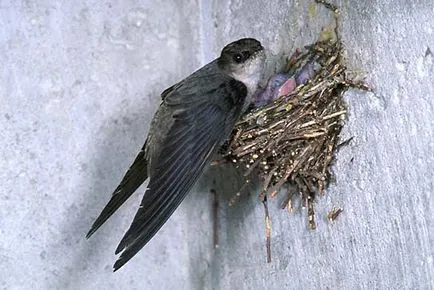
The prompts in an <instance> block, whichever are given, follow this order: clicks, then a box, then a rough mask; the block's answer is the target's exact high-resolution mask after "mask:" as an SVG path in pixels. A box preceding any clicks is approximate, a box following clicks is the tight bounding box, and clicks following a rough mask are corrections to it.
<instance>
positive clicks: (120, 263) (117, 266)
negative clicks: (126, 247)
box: [113, 256, 128, 272]
mask: <svg viewBox="0 0 434 290" xmlns="http://www.w3.org/2000/svg"><path fill="white" fill-rule="evenodd" d="M126 262H128V260H125V259H122V256H121V257H120V258H119V259H118V260H117V261H116V262H115V264H114V265H113V272H116V271H117V270H119V269H120V268H121V267H122V266H123V265H125V263H126Z"/></svg>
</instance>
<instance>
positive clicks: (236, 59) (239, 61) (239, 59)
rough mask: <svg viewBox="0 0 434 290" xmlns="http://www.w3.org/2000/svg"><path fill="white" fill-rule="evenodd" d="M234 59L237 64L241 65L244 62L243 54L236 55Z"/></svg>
mask: <svg viewBox="0 0 434 290" xmlns="http://www.w3.org/2000/svg"><path fill="white" fill-rule="evenodd" d="M233 59H234V61H235V62H236V63H241V62H242V61H243V55H242V54H241V53H236V54H235V55H234V56H233Z"/></svg>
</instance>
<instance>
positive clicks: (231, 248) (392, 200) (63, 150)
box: [0, 0, 434, 289]
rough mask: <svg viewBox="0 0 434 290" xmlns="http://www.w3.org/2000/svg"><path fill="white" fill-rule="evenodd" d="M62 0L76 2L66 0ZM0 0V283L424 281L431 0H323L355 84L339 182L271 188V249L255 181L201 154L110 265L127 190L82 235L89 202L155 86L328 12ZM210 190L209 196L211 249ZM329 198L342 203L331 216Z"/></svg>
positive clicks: (296, 34) (323, 20) (128, 285)
mask: <svg viewBox="0 0 434 290" xmlns="http://www.w3.org/2000/svg"><path fill="white" fill-rule="evenodd" d="M74 2H75V3H74ZM74 2H73V1H48V0H45V1H44V0H41V1H31V0H28V1H11V0H9V1H8V0H0V64H1V65H0V72H1V74H0V120H1V121H0V129H1V130H0V137H1V138H0V184H1V186H0V205H1V206H0V288H1V289H432V288H434V286H433V285H434V265H433V263H434V261H433V259H434V256H433V255H434V250H433V242H434V217H433V215H432V212H433V211H434V201H433V197H432V194H431V193H432V191H433V189H434V186H433V171H434V156H433V150H434V133H433V129H434V125H433V117H434V114H433V113H434V109H433V103H434V102H433V96H434V81H433V77H434V64H433V52H434V20H433V19H434V18H433V15H434V2H433V1H430V0H421V1H404V0H399V1H380V0H377V1H374V0H372V1H337V2H336V3H337V4H338V5H339V6H340V7H341V12H342V23H341V32H342V37H343V41H344V43H345V45H346V50H347V58H348V65H349V67H350V68H352V69H354V70H357V71H360V72H362V73H364V74H366V76H367V81H368V82H369V83H370V84H371V86H372V87H373V88H374V90H375V92H374V93H363V92H358V91H351V92H349V93H348V94H347V100H348V103H349V107H350V115H349V117H348V121H347V126H346V128H345V132H344V136H346V137H349V136H354V141H353V142H352V143H351V145H350V146H348V147H345V148H344V149H342V150H341V152H340V153H339V155H338V160H337V163H336V165H335V167H334V172H335V173H336V180H337V182H336V183H335V184H333V185H332V186H331V187H330V188H329V189H328V191H327V194H326V195H325V196H324V197H322V198H320V199H319V200H318V201H317V203H316V211H317V222H318V228H317V229H316V230H315V231H310V230H308V229H307V226H306V210H305V209H299V210H297V211H296V212H295V213H292V214H291V215H289V214H288V213H287V212H286V211H281V210H280V209H278V202H277V201H272V202H271V204H270V210H271V218H272V229H273V231H272V255H273V263H271V264H266V263H265V246H264V244H265V240H264V222H263V209H262V205H261V204H260V203H259V202H258V199H257V197H256V196H257V191H256V190H252V192H251V194H250V195H249V196H248V197H245V198H243V199H242V200H241V201H240V202H239V203H238V204H237V205H236V206H234V207H232V208H228V207H227V206H226V204H227V201H228V200H229V198H230V196H231V192H233V191H234V190H235V189H236V188H237V185H239V184H240V181H239V178H238V176H237V175H236V174H235V172H234V171H233V170H231V169H230V168H229V169H228V168H226V170H224V169H218V168H211V169H210V170H208V171H207V172H206V173H205V174H204V177H203V178H202V179H201V180H200V181H199V183H198V184H197V186H196V187H195V190H193V192H192V193H191V194H190V196H189V197H188V198H187V199H186V200H185V202H184V203H183V204H182V205H181V207H180V208H179V209H178V210H177V212H176V213H175V214H174V215H173V216H172V218H171V219H170V220H169V222H168V223H167V224H166V225H165V226H164V227H163V228H162V230H161V231H160V232H159V233H158V234H157V235H156V236H155V238H154V239H153V240H152V241H151V242H150V243H149V244H148V245H147V246H146V248H144V249H143V250H142V251H141V252H140V253H139V254H138V255H137V256H136V257H135V258H134V259H133V260H131V261H130V262H129V263H128V264H127V265H126V266H125V267H124V268H123V269H121V270H120V271H118V272H116V273H115V274H113V273H112V272H111V268H112V264H113V263H114V261H115V258H116V257H115V255H114V249H115V247H116V245H117V243H118V242H119V240H120V238H121V237H122V235H123V234H124V232H125V230H126V229H127V227H128V225H129V223H130V221H131V219H132V217H133V215H134V212H135V211H136V208H137V206H138V204H139V201H140V198H141V194H142V192H143V190H140V193H137V194H136V195H134V197H133V198H131V200H130V201H128V202H127V203H126V205H125V206H123V207H122V208H121V210H120V211H119V213H117V214H116V215H114V216H113V217H112V218H111V219H110V221H109V222H108V223H107V224H106V225H105V226H104V227H102V228H101V229H100V231H99V232H98V233H97V234H95V235H94V236H93V237H92V238H91V239H90V240H86V239H85V238H84V236H85V233H86V232H87V230H88V229H89V227H90V225H91V223H92V222H93V220H94V218H95V217H96V215H97V214H98V213H99V211H100V210H101V209H102V207H103V206H104V205H105V203H106V201H107V200H108V198H109V195H110V193H111V191H112V190H113V188H114V187H115V186H116V185H117V183H118V181H119V179H120V178H121V177H122V175H123V173H124V172H125V170H126V169H127V167H128V165H129V164H130V163H131V162H132V160H133V158H134V157H135V154H136V153H137V151H138V149H139V148H140V146H141V145H142V143H143V141H144V138H145V135H146V132H147V130H148V126H149V122H150V120H151V117H152V114H153V112H154V111H155V109H156V106H157V105H158V102H159V93H160V92H161V91H162V90H163V89H165V88H166V87H168V86H170V85H171V84H173V83H174V82H176V81H178V80H180V79H182V78H183V77H185V76H187V75H188V74H189V73H191V72H192V71H194V70H195V69H196V68H198V67H200V66H201V65H202V64H204V63H206V62H207V61H209V60H211V59H212V58H214V57H215V56H216V55H217V54H218V53H219V51H220V49H221V48H222V46H224V45H225V44H226V43H228V42H230V41H232V40H235V39H237V38H239V37H245V36H251V37H256V38H258V39H260V40H261V41H262V42H263V44H264V45H265V46H266V47H267V48H268V60H269V63H268V69H267V72H272V71H274V70H276V69H277V68H278V67H279V63H281V61H282V59H283V58H284V55H285V54H288V53H290V52H292V51H293V50H294V49H295V48H297V47H301V46H303V45H306V44H309V43H311V42H313V41H314V40H315V39H316V38H317V36H318V34H319V32H320V30H321V27H324V26H326V25H328V24H329V23H330V22H331V14H330V13H329V12H328V11H326V10H325V9H324V8H322V7H317V8H316V9H315V8H314V7H313V6H312V2H311V1H289V0H288V1H269V2H268V3H265V2H263V1H242V0H221V1H206V0H202V1H193V0H184V1H177V2H176V3H177V4H174V3H175V1H133V0H129V1H91V0H81V1H74ZM210 188H215V189H217V192H218V193H219V200H220V203H221V206H220V212H219V214H220V218H219V223H220V231H219V232H220V247H219V248H218V249H216V250H214V249H213V247H212V219H211V203H212V196H211V195H210V194H209V190H210ZM333 206H341V207H343V208H344V212H343V213H342V215H341V216H340V217H339V219H338V220H337V221H336V222H335V223H333V224H330V223H328V221H327V220H326V218H325V216H326V213H327V211H328V210H329V209H331V208H332V207H333Z"/></svg>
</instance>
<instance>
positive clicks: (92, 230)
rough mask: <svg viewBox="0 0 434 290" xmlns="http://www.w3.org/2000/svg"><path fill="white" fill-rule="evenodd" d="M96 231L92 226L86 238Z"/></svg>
mask: <svg viewBox="0 0 434 290" xmlns="http://www.w3.org/2000/svg"><path fill="white" fill-rule="evenodd" d="M95 232H96V229H95V228H94V227H92V228H91V229H90V230H89V231H88V232H87V234H86V239H89V238H90V237H91V236H92V235H93V234H94V233H95Z"/></svg>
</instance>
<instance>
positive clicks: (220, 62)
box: [86, 38, 265, 271]
mask: <svg viewBox="0 0 434 290" xmlns="http://www.w3.org/2000/svg"><path fill="white" fill-rule="evenodd" d="M264 61H265V53H264V48H263V47H262V45H261V43H260V42H259V41H257V40H256V39H252V38H243V39H240V40H237V41H235V42H232V43H230V44H228V45H227V46H226V47H224V48H223V50H222V52H221V55H220V57H219V58H217V59H216V60H214V61H212V62H210V63H209V64H207V65H205V66H204V67H202V68H201V69H199V70H198V71H196V72H194V73H193V74H191V75H190V76H188V77H187V78H185V79H184V80H182V81H180V82H179V83H177V84H175V85H173V86H171V87H170V88H168V89H166V90H165V91H164V92H163V93H162V94H161V99H162V101H161V104H160V107H159V108H158V110H157V112H156V114H155V116H154V118H153V120H152V122H151V127H150V130H149V133H148V137H147V139H146V142H145V144H144V145H143V148H142V150H141V151H140V152H139V154H138V156H137V157H136V159H135V160H134V162H133V164H132V165H131V167H130V168H129V169H128V171H127V172H126V174H125V176H124V178H123V179H122V181H121V183H120V184H119V186H118V187H117V188H116V189H115V191H114V192H113V195H112V197H111V199H110V201H109V202H108V204H107V205H106V206H105V208H104V209H103V211H102V212H101V214H100V215H99V216H98V218H97V219H96V221H95V222H94V224H93V225H92V228H91V229H90V231H89V233H88V234H87V236H86V237H87V238H89V237H90V236H91V235H92V234H93V233H95V231H96V230H98V228H99V227H100V226H101V225H102V224H103V223H104V222H105V221H106V220H107V219H108V218H109V217H110V216H111V215H112V214H113V213H114V212H115V211H116V210H117V209H118V208H119V207H120V206H121V205H122V204H123V203H124V202H125V201H126V200H127V199H128V198H129V197H130V196H131V195H132V194H133V193H134V191H136V189H137V188H138V187H139V186H140V185H141V184H142V183H143V182H145V180H146V179H148V178H149V183H148V186H147V190H146V192H145V194H144V196H143V199H142V202H141V204H140V207H139V209H138V211H137V213H136V215H135V217H134V220H133V222H132V224H131V226H130V228H129V229H128V231H127V232H126V234H125V236H124V237H123V239H122V240H121V242H120V243H119V245H118V247H117V249H116V252H115V253H116V254H118V253H121V252H122V253H121V255H120V257H119V259H118V260H117V261H116V263H115V264H114V271H116V270H118V269H119V268H120V267H122V266H123V265H124V264H125V263H126V262H128V261H129V260H130V259H131V258H132V257H133V256H134V255H135V254H137V252H138V251H139V250H140V249H142V248H143V247H144V246H145V245H146V243H148V242H149V240H150V239H151V238H152V237H153V236H154V235H155V234H156V233H157V231H158V230H159V229H160V228H161V227H162V226H163V224H164V223H165V222H166V221H167V220H168V218H169V217H170V216H171V215H172V213H173V212H174V211H175V209H176V208H177V207H178V206H179V204H180V203H181V202H182V200H183V199H184V198H185V196H186V195H187V193H188V192H189V191H190V189H191V188H192V187H193V185H194V184H195V183H196V181H197V180H198V179H199V177H200V176H201V173H202V171H203V169H204V167H205V166H206V165H207V164H208V163H210V161H211V160H212V157H213V154H214V153H216V151H217V150H218V149H219V147H220V146H221V145H222V144H223V143H224V141H225V140H226V139H227V138H228V137H229V135H230V133H231V131H232V129H233V127H234V124H235V121H236V120H237V119H238V118H239V117H240V115H241V114H242V113H243V112H244V110H245V109H246V108H247V107H248V106H249V104H250V101H251V97H252V95H253V92H254V91H255V90H256V89H257V87H258V83H259V81H260V79H261V75H262V71H263V67H264Z"/></svg>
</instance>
